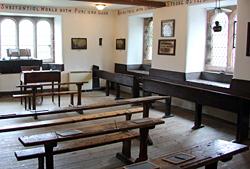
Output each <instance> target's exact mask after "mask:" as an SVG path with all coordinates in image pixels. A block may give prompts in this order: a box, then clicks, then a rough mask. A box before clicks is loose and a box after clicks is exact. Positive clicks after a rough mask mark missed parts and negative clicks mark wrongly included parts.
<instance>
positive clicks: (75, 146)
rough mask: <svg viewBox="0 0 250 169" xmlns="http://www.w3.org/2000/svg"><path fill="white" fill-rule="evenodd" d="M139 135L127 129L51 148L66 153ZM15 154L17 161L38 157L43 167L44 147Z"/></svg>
mask: <svg viewBox="0 0 250 169" xmlns="http://www.w3.org/2000/svg"><path fill="white" fill-rule="evenodd" d="M139 136H140V134H139V133H137V132H135V131H128V132H123V133H122V132H120V133H115V134H111V135H104V136H99V137H96V138H86V139H80V140H74V141H70V142H63V143H61V144H58V145H57V147H55V148H54V149H53V154H54V155H56V154H61V153H68V152H72V151H77V150H83V149H87V148H93V147H98V146H102V145H107V144H112V143H117V142H124V141H130V140H131V139H134V138H137V137H139ZM15 156H16V158H17V160H18V161H21V160H28V159H32V158H38V164H39V169H42V168H44V157H45V149H44V147H38V148H32V149H25V150H19V151H16V152H15Z"/></svg>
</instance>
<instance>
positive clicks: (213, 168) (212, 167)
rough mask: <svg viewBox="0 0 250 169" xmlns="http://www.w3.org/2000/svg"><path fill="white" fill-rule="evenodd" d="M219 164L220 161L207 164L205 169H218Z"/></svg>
mask: <svg viewBox="0 0 250 169" xmlns="http://www.w3.org/2000/svg"><path fill="white" fill-rule="evenodd" d="M217 166H218V162H215V163H212V164H209V165H206V166H205V169H216V168H217Z"/></svg>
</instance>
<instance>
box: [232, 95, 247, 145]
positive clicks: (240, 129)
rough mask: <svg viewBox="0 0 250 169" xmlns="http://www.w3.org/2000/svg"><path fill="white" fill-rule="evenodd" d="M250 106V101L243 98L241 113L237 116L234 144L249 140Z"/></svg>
mask: <svg viewBox="0 0 250 169" xmlns="http://www.w3.org/2000/svg"><path fill="white" fill-rule="evenodd" d="M249 104H250V103H249V100H247V99H243V98H242V103H241V105H240V107H239V112H238V115H237V131H236V140H235V141H234V142H237V143H240V142H242V141H243V140H245V139H247V138H248V131H249V130H248V129H249V107H250V106H249Z"/></svg>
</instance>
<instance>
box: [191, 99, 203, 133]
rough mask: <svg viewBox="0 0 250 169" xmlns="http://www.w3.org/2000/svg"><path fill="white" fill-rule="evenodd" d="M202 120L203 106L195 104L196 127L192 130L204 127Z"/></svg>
mask: <svg viewBox="0 0 250 169" xmlns="http://www.w3.org/2000/svg"><path fill="white" fill-rule="evenodd" d="M201 119H202V105H201V104H199V103H195V122H194V127H192V129H194V130H195V129H199V128H202V127H204V126H203V125H201Z"/></svg>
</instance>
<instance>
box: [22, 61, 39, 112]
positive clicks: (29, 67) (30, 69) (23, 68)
mask: <svg viewBox="0 0 250 169" xmlns="http://www.w3.org/2000/svg"><path fill="white" fill-rule="evenodd" d="M32 70H35V71H36V70H40V66H21V71H22V72H23V71H32ZM20 79H21V78H20ZM20 85H23V81H22V80H20ZM20 90H21V93H23V88H22V87H21V88H20ZM25 90H26V89H25ZM42 92H43V87H42V86H41V93H42ZM29 99H30V98H29ZM24 100H25V108H26V105H27V100H26V98H24ZM41 100H42V101H43V97H42V96H41ZM22 103H23V100H22V98H21V104H22Z"/></svg>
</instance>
